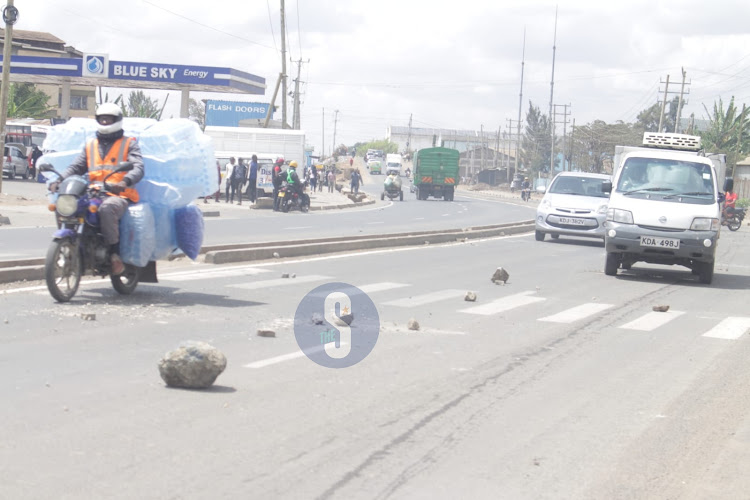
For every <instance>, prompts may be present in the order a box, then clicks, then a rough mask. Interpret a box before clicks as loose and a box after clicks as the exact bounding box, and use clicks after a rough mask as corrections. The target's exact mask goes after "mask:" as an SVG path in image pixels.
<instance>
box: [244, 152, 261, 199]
mask: <svg viewBox="0 0 750 500" xmlns="http://www.w3.org/2000/svg"><path fill="white" fill-rule="evenodd" d="M245 194H247V199H248V200H250V202H252V203H255V202H256V200H257V197H258V155H253V156H252V158H250V173H249V174H248V183H247V191H245Z"/></svg>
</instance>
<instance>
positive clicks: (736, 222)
mask: <svg viewBox="0 0 750 500" xmlns="http://www.w3.org/2000/svg"><path fill="white" fill-rule="evenodd" d="M727 226H728V227H729V230H730V231H737V230H738V229H739V228H740V227H741V226H742V221H741V220H740V219H739V217H732V218H731V219H729V220H728V221H727Z"/></svg>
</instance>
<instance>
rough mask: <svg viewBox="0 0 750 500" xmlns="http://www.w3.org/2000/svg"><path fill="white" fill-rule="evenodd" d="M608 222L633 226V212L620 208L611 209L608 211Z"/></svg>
mask: <svg viewBox="0 0 750 500" xmlns="http://www.w3.org/2000/svg"><path fill="white" fill-rule="evenodd" d="M607 220H609V221H613V222H619V223H620V224H633V212H631V211H629V210H621V209H619V208H610V209H608V210H607Z"/></svg>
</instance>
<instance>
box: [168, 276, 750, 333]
mask: <svg viewBox="0 0 750 500" xmlns="http://www.w3.org/2000/svg"><path fill="white" fill-rule="evenodd" d="M269 272H271V271H270V270H269V269H264V268H258V267H252V266H237V267H235V268H231V269H222V270H212V271H209V272H206V271H199V272H198V271H196V272H182V273H172V274H169V275H165V276H164V277H162V281H165V282H169V281H191V280H198V279H213V278H219V277H238V276H246V277H249V278H258V279H257V280H255V279H253V280H251V281H247V282H244V283H233V284H227V285H225V286H227V287H231V288H237V289H242V290H265V289H270V288H275V287H283V286H289V285H294V284H297V285H299V284H301V283H310V284H312V283H317V282H321V283H324V282H332V281H337V280H336V278H334V277H331V276H324V275H303V276H298V277H296V278H295V279H289V278H280V279H262V278H263V277H264V276H263V275H264V274H267V273H269ZM355 286H356V287H357V288H358V289H359V290H360V291H362V292H363V293H366V294H368V295H370V294H372V295H373V296H374V297H372V298H373V300H374V301H375V302H376V304H378V307H382V308H384V309H386V310H388V309H393V310H404V309H414V308H418V307H424V306H428V305H431V304H436V305H440V306H444V305H445V304H449V303H450V302H451V301H452V302H453V304H459V299H462V298H463V296H464V295H465V293H466V290H464V289H455V288H448V289H443V290H435V291H431V292H428V293H423V294H413V293H410V291H411V290H412V289H413V285H412V284H409V283H397V282H390V281H384V282H376V283H365V284H355ZM384 292H388V295H389V296H388V300H385V301H379V300H377V298H378V297H377V295H378V294H382V293H384ZM394 295H400V297H394ZM551 302H552V303H555V301H554V300H553V301H551ZM551 302H550V301H548V297H543V296H541V295H540V294H539V292H538V291H534V290H528V291H522V292H519V293H514V294H509V295H506V296H503V297H499V298H497V299H494V300H491V301H488V302H486V303H482V304H477V305H472V306H469V307H465V306H464V305H465V303H464V302H463V301H462V300H461V301H460V304H461V305H462V306H464V307H458V306H457V307H456V309H455V311H456V312H457V313H459V314H460V315H475V316H482V317H491V316H496V315H500V314H503V313H508V312H511V311H515V310H516V309H519V310H524V311H528V310H531V309H533V311H532V312H531V314H532V315H533V314H538V316H539V317H538V318H536V319H535V320H536V321H539V322H541V323H552V324H573V323H577V322H581V321H584V320H587V319H592V318H596V317H600V316H602V315H605V314H608V313H610V312H612V311H615V310H617V307H618V306H617V305H616V304H610V303H600V302H584V303H580V304H576V305H572V306H570V307H567V308H564V309H562V310H553V308H554V307H556V306H553V305H550V303H551ZM534 306H536V307H534ZM540 306H541V307H540ZM685 315H689V313H687V312H685V311H679V310H669V311H667V312H652V311H649V312H647V313H645V314H641V315H640V316H637V317H634V318H628V320H627V321H625V322H623V323H622V324H615V325H614V327H615V328H616V329H618V330H623V331H630V332H634V333H636V332H654V331H657V330H658V329H660V328H663V327H665V326H666V325H668V324H669V323H672V322H673V321H676V320H678V319H679V318H683V317H684V316H685ZM749 331H750V317H741V316H736V317H734V316H733V317H727V318H723V319H721V320H719V322H718V323H716V324H715V325H714V326H713V327H711V328H710V329H709V330H707V331H705V332H703V333H702V336H703V337H707V338H714V339H722V340H737V339H739V338H741V337H742V336H743V335H745V334H746V333H748V332H749Z"/></svg>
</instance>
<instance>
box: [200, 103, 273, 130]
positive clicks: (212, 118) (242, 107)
mask: <svg viewBox="0 0 750 500" xmlns="http://www.w3.org/2000/svg"><path fill="white" fill-rule="evenodd" d="M269 106H270V104H268V103H267V102H238V101H217V100H211V99H209V100H207V101H206V126H216V127H239V126H240V121H241V120H262V119H264V118H265V117H266V114H267V113H268V107H269ZM271 118H273V113H271Z"/></svg>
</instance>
